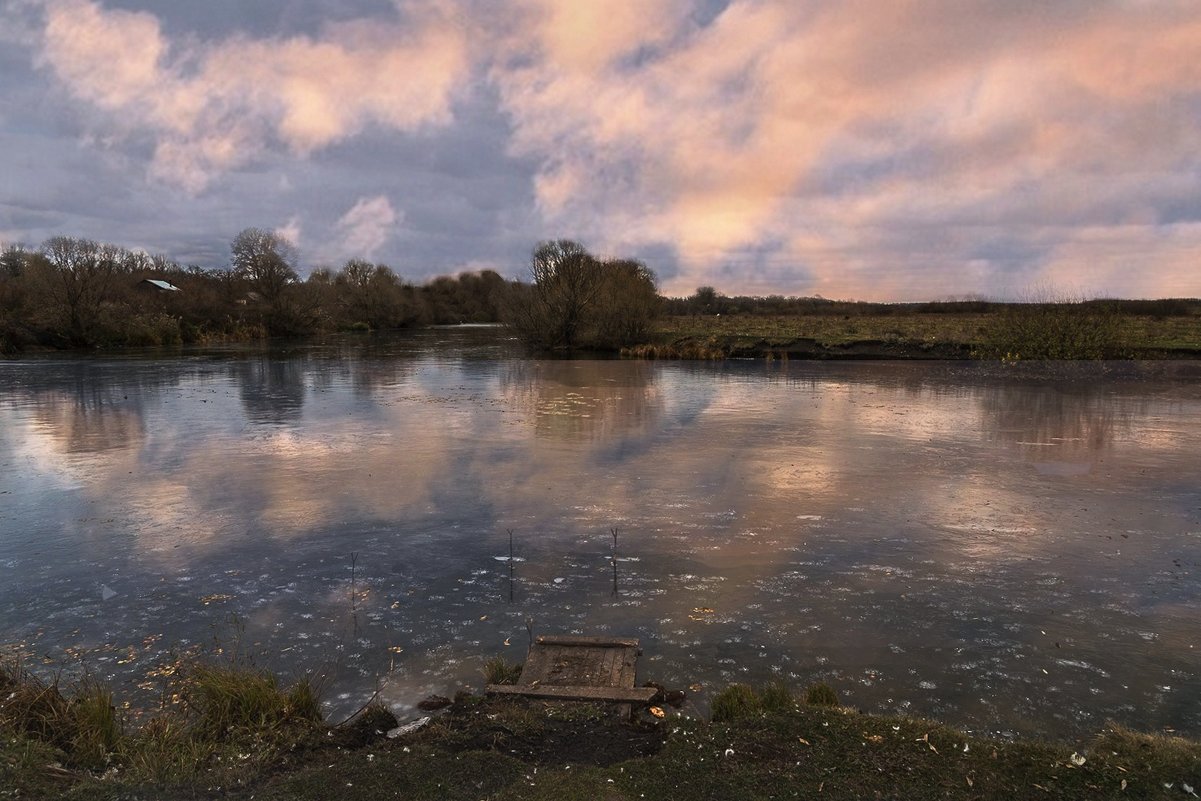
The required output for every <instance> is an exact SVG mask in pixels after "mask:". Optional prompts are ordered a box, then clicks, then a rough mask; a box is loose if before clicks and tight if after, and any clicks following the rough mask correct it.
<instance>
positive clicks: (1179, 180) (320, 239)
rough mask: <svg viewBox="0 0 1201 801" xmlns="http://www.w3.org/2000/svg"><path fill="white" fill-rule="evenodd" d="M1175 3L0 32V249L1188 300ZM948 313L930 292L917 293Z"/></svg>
mask: <svg viewBox="0 0 1201 801" xmlns="http://www.w3.org/2000/svg"><path fill="white" fill-rule="evenodd" d="M1197 64H1201V4H1196V3H1183V2H1173V1H1172V0H1153V1H1152V2H1144V3H1128V2H1122V0H1098V1H1097V2H1089V3H1052V4H1046V3H1015V2H1013V0H963V2H956V3H934V2H928V3H911V4H885V5H881V4H879V3H876V2H871V0H849V2H845V3H840V4H837V5H834V6H826V5H823V4H811V3H796V2H790V1H789V0H613V1H612V2H609V3H604V4H600V3H577V2H569V1H568V0H505V1H504V2H485V0H394V1H393V2H387V3H381V2H379V0H345V2H340V3H337V4H331V3H327V2H324V0H263V2H257V3H253V4H247V3H243V2H239V0H212V2H210V3H205V4H196V3H186V2H182V0H155V2H151V0H0V174H2V175H4V176H5V183H4V186H3V187H2V188H0V243H14V242H24V243H26V244H27V245H29V246H31V247H37V245H38V244H39V243H41V242H42V241H44V240H45V239H46V238H48V237H50V236H53V235H56V234H67V235H75V236H80V237H86V238H90V239H96V240H103V241H115V242H121V243H125V244H126V245H127V246H129V247H131V248H135V249H140V250H145V251H147V252H151V253H163V254H166V255H167V256H169V257H170V258H172V259H174V260H176V261H178V262H180V263H184V264H198V265H201V266H205V267H210V268H211V267H219V266H223V265H224V264H226V263H228V243H229V241H230V240H231V239H232V238H233V237H234V236H235V235H236V234H237V232H238V231H240V230H242V229H243V228H247V227H252V226H257V227H262V228H265V229H267V230H274V231H278V232H280V233H282V234H286V235H287V236H288V237H289V238H290V239H292V240H293V241H294V242H295V244H296V245H297V247H298V248H299V250H300V252H301V253H302V256H303V266H304V270H303V271H302V273H303V274H307V271H308V270H311V269H312V268H313V267H314V266H329V267H332V268H335V269H336V268H337V267H339V266H341V265H342V264H343V263H345V261H346V260H347V259H348V258H352V257H361V258H366V259H369V260H371V261H375V262H382V263H385V264H389V265H391V266H392V268H393V269H394V270H395V271H396V272H397V274H399V275H402V276H404V277H405V278H406V280H410V281H413V282H417V283H420V282H423V281H425V280H428V279H429V278H432V277H434V276H437V275H447V274H454V273H458V272H464V271H478V270H482V269H492V270H495V271H496V272H498V273H500V274H501V275H503V276H505V277H506V278H516V277H520V275H521V274H522V272H523V270H524V269H525V265H526V264H528V259H529V253H530V250H531V249H532V246H533V244H534V243H536V242H537V241H539V240H542V239H554V238H560V237H571V238H578V239H579V241H581V242H583V243H584V244H585V245H587V246H588V247H589V248H590V249H591V250H592V251H593V252H595V253H597V254H598V255H619V256H623V257H630V258H637V259H639V260H642V261H644V262H646V263H647V264H648V265H649V266H651V267H652V269H654V270H655V272H656V274H657V276H658V278H659V283H660V287H661V289H662V291H663V292H664V293H665V294H670V295H675V296H686V295H687V294H689V293H691V292H692V291H694V289H695V288H696V287H699V286H706V285H710V286H714V287H717V288H719V289H721V290H722V291H723V292H724V293H726V294H731V295H759V296H762V295H771V294H781V295H789V296H800V297H805V296H815V295H821V296H824V297H827V298H835V297H841V298H862V299H864V300H866V301H868V302H920V299H921V298H928V297H938V296H946V295H950V294H954V295H982V296H986V297H998V298H1004V299H1013V298H1018V297H1020V296H1021V295H1023V294H1024V293H1027V292H1030V291H1031V289H1032V288H1037V287H1044V286H1050V287H1057V288H1063V291H1064V292H1066V293H1069V294H1073V295H1077V294H1087V295H1099V296H1113V297H1127V298H1147V299H1150V298H1164V297H1182V296H1184V297H1197V296H1201V125H1198V124H1197V113H1198V109H1201V79H1199V77H1198V70H1197V66H1196V65H1197ZM948 287H954V288H955V290H954V292H949V291H948V290H947V288H948Z"/></svg>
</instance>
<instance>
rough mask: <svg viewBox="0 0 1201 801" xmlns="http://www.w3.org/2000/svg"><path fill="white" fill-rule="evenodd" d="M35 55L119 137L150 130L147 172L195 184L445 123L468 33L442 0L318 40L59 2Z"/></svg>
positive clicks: (53, 4)
mask: <svg viewBox="0 0 1201 801" xmlns="http://www.w3.org/2000/svg"><path fill="white" fill-rule="evenodd" d="M40 63H41V64H42V65H43V66H44V67H45V68H46V69H48V70H50V71H51V72H53V74H54V75H55V76H56V77H57V79H58V80H59V81H60V82H61V83H62V85H63V86H65V87H66V89H67V91H68V92H70V94H71V95H72V96H73V97H74V98H75V99H76V100H78V101H81V102H83V103H85V104H87V105H90V106H91V107H93V108H94V109H96V110H98V111H100V112H102V113H103V114H104V118H103V121H102V122H103V125H104V126H105V127H106V128H107V129H109V130H110V131H111V132H112V133H113V135H115V136H118V137H124V138H130V139H133V138H139V137H146V136H148V137H149V138H150V139H151V140H152V142H153V149H154V155H153V159H152V162H151V167H150V171H151V175H152V176H154V177H156V178H159V179H163V180H167V181H170V182H173V183H176V184H179V185H181V186H183V187H185V188H186V189H188V190H191V191H194V192H198V191H200V190H202V189H203V188H205V186H207V185H208V183H209V181H210V180H211V179H212V178H213V177H214V175H215V174H217V173H220V172H222V171H225V170H229V169H233V168H237V167H240V166H243V165H246V164H248V163H250V162H252V161H253V160H254V159H255V158H256V157H258V156H259V155H261V154H262V153H263V152H264V151H266V150H269V149H271V148H273V147H276V146H283V147H286V148H287V149H289V150H290V151H291V152H292V153H294V154H297V155H306V154H308V153H311V152H313V151H314V150H317V149H320V148H323V147H326V146H328V145H330V144H332V143H335V142H339V141H342V140H344V139H346V138H348V137H351V136H353V135H355V134H357V133H359V132H361V131H362V130H363V129H364V128H365V127H366V126H368V125H371V124H374V125H380V126H383V127H385V128H388V129H391V130H395V131H400V132H404V133H409V134H414V133H418V132H420V131H422V130H424V129H426V128H429V127H433V126H441V125H446V124H448V123H450V122H451V120H452V118H453V115H452V110H451V105H452V101H453V92H454V90H455V88H456V87H457V86H459V85H461V84H462V83H463V81H464V77H465V71H466V69H467V65H468V62H467V57H466V44H465V41H464V35H463V32H462V30H461V29H460V28H459V27H458V26H457V25H456V24H455V23H454V21H453V19H451V18H449V17H448V16H447V15H446V13H445V10H444V9H443V8H442V6H441V5H440V4H438V3H437V2H428V3H413V4H410V5H408V6H406V12H405V14H404V15H403V16H400V17H398V18H397V19H394V20H384V21H351V22H344V23H340V24H337V25H330V26H328V27H326V28H325V29H324V30H322V31H321V32H320V34H318V35H316V36H305V35H297V36H292V37H289V38H268V39H251V38H249V37H246V36H232V37H230V38H228V39H225V40H221V41H216V42H199V41H184V40H179V41H169V40H168V39H167V38H166V37H165V36H164V34H163V30H162V25H161V22H160V20H159V19H158V18H157V17H155V16H154V15H152V14H149V13H146V12H130V11H123V10H117V9H107V8H105V7H103V6H101V5H100V4H99V3H96V2H92V0H50V1H49V2H48V3H47V5H46V24H45V31H44V41H43V45H42V49H41V53H40Z"/></svg>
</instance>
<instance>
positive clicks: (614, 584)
mask: <svg viewBox="0 0 1201 801" xmlns="http://www.w3.org/2000/svg"><path fill="white" fill-rule="evenodd" d="M610 532H611V533H612V534H613V557H612V561H613V594H614V595H617V527H616V526H614V527H613V528H612V529H610Z"/></svg>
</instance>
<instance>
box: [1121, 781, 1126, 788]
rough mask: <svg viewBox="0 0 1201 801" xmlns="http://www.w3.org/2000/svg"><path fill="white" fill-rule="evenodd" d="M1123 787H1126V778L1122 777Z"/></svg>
mask: <svg viewBox="0 0 1201 801" xmlns="http://www.w3.org/2000/svg"><path fill="white" fill-rule="evenodd" d="M1122 789H1123V790H1125V789H1126V780H1125V779H1122Z"/></svg>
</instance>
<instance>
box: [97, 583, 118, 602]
mask: <svg viewBox="0 0 1201 801" xmlns="http://www.w3.org/2000/svg"><path fill="white" fill-rule="evenodd" d="M116 595H117V591H116V590H114V589H113V588H112V587H110V586H108V585H107V584H101V585H100V600H102V601H107V600H109V599H110V598H115V597H116Z"/></svg>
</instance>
